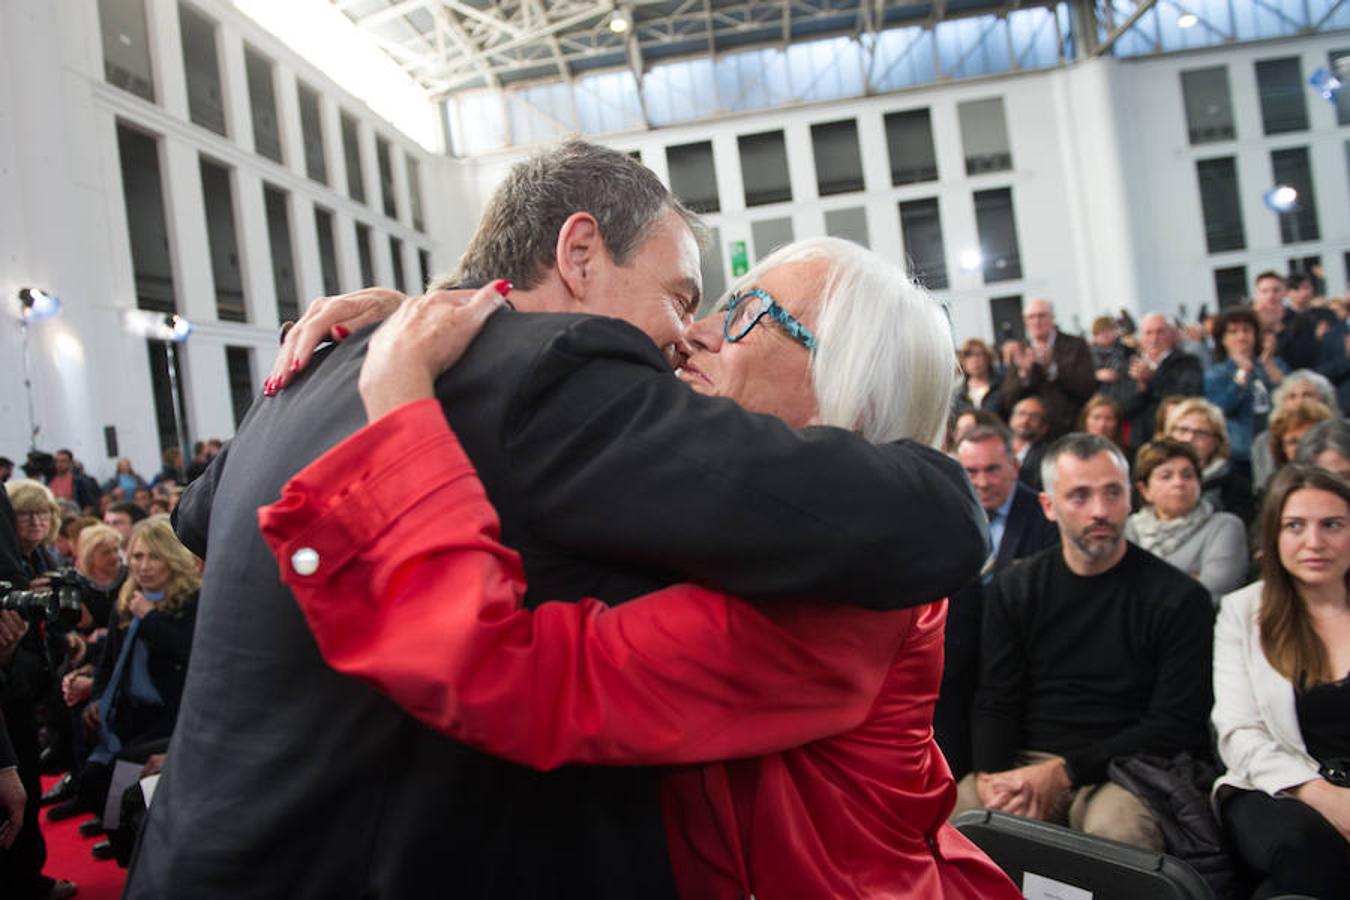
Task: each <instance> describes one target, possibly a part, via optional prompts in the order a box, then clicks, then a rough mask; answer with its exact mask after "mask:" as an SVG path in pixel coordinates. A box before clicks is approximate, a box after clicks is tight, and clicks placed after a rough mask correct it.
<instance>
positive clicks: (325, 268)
mask: <svg viewBox="0 0 1350 900" xmlns="http://www.w3.org/2000/svg"><path fill="white" fill-rule="evenodd" d="M314 230H315V231H316V232H317V233H318V236H319V271H320V272H321V273H322V274H323V292H324V294H326V295H327V296H329V297H333V296H336V295H337V294H340V293H342V287H341V284H340V283H339V281H338V261H337V242H336V240H335V239H334V238H333V214H332V213H331V212H330V211H328V210H326V209H324V208H323V207H321V206H316V207H314Z"/></svg>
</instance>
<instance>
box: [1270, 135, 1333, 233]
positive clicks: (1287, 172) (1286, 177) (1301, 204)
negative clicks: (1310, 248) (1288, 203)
mask: <svg viewBox="0 0 1350 900" xmlns="http://www.w3.org/2000/svg"><path fill="white" fill-rule="evenodd" d="M1270 168H1271V169H1272V171H1273V172H1274V174H1275V183H1276V184H1287V185H1289V187H1291V188H1293V189H1294V190H1296V191H1298V208H1297V209H1295V210H1294V211H1293V212H1287V213H1280V240H1281V241H1283V242H1284V243H1286V244H1297V243H1299V242H1301V241H1316V240H1319V239H1321V236H1322V232H1321V230H1320V229H1319V228H1318V227H1317V197H1316V196H1315V195H1314V193H1313V183H1312V168H1311V167H1310V166H1309V164H1308V148H1307V147H1290V148H1289V149H1288V150H1272V151H1270Z"/></svg>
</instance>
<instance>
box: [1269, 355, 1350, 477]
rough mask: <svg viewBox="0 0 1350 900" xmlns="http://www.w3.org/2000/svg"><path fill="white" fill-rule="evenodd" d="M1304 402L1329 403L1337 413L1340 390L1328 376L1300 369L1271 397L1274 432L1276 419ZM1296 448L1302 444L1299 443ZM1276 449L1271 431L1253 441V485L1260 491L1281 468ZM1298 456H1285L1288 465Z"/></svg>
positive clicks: (1289, 375)
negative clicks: (1276, 462)
mask: <svg viewBox="0 0 1350 900" xmlns="http://www.w3.org/2000/svg"><path fill="white" fill-rule="evenodd" d="M1304 400H1316V401H1319V402H1321V403H1325V404H1326V406H1327V408H1328V409H1329V410H1334V409H1336V389H1335V388H1334V387H1332V385H1331V382H1330V381H1328V380H1327V379H1326V376H1324V375H1320V374H1318V373H1317V372H1314V371H1312V370H1311V369H1299V370H1298V371H1296V372H1290V373H1289V374H1288V375H1286V376H1285V379H1284V381H1283V383H1281V384H1280V386H1279V387H1277V388H1276V389H1275V392H1274V393H1273V394H1271V396H1270V401H1271V403H1272V404H1273V405H1274V407H1275V411H1274V413H1273V414H1272V418H1271V420H1270V426H1271V428H1274V426H1275V419H1274V417H1275V416H1278V415H1279V413H1280V410H1282V409H1284V408H1285V407H1288V406H1296V405H1298V404H1299V403H1301V402H1302V401H1304ZM1294 443H1295V444H1297V443H1298V442H1297V441H1295V442H1294ZM1274 449H1275V448H1274V446H1273V445H1272V444H1271V443H1270V428H1267V429H1266V430H1265V431H1263V432H1261V433H1260V434H1258V435H1257V436H1256V437H1255V438H1254V439H1253V440H1252V484H1253V485H1254V486H1255V487H1256V488H1257V490H1264V489H1265V486H1266V482H1267V481H1269V480H1270V476H1271V475H1274V474H1275V469H1276V468H1278V466H1277V465H1276V464H1275V460H1274V452H1273V451H1274ZM1293 457H1294V454H1293V451H1292V450H1291V451H1290V452H1288V453H1286V454H1285V462H1288V461H1289V460H1290V459H1293Z"/></svg>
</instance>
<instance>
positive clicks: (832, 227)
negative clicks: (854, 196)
mask: <svg viewBox="0 0 1350 900" xmlns="http://www.w3.org/2000/svg"><path fill="white" fill-rule="evenodd" d="M825 233H826V234H828V235H829V236H830V237H837V238H843V239H844V240H846V241H852V242H853V243H855V244H859V245H861V246H863V247H870V246H872V243H871V239H870V236H869V235H868V231H867V210H866V209H864V208H863V207H861V206H853V207H849V208H848V209H830V210H826V211H825Z"/></svg>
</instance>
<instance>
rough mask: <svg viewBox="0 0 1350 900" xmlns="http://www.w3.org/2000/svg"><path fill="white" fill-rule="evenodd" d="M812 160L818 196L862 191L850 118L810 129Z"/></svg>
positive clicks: (855, 128) (859, 159) (859, 158)
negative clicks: (813, 156)
mask: <svg viewBox="0 0 1350 900" xmlns="http://www.w3.org/2000/svg"><path fill="white" fill-rule="evenodd" d="M811 147H812V149H813V150H814V151H815V157H816V190H817V191H818V192H819V193H820V196H822V197H828V196H830V195H831V194H847V193H851V192H853V191H861V190H862V189H863V169H862V154H861V152H860V151H859V149H858V123H857V122H856V121H855V120H853V119H845V120H844V121H842V122H823V123H821V124H819V125H812V126H811Z"/></svg>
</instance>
